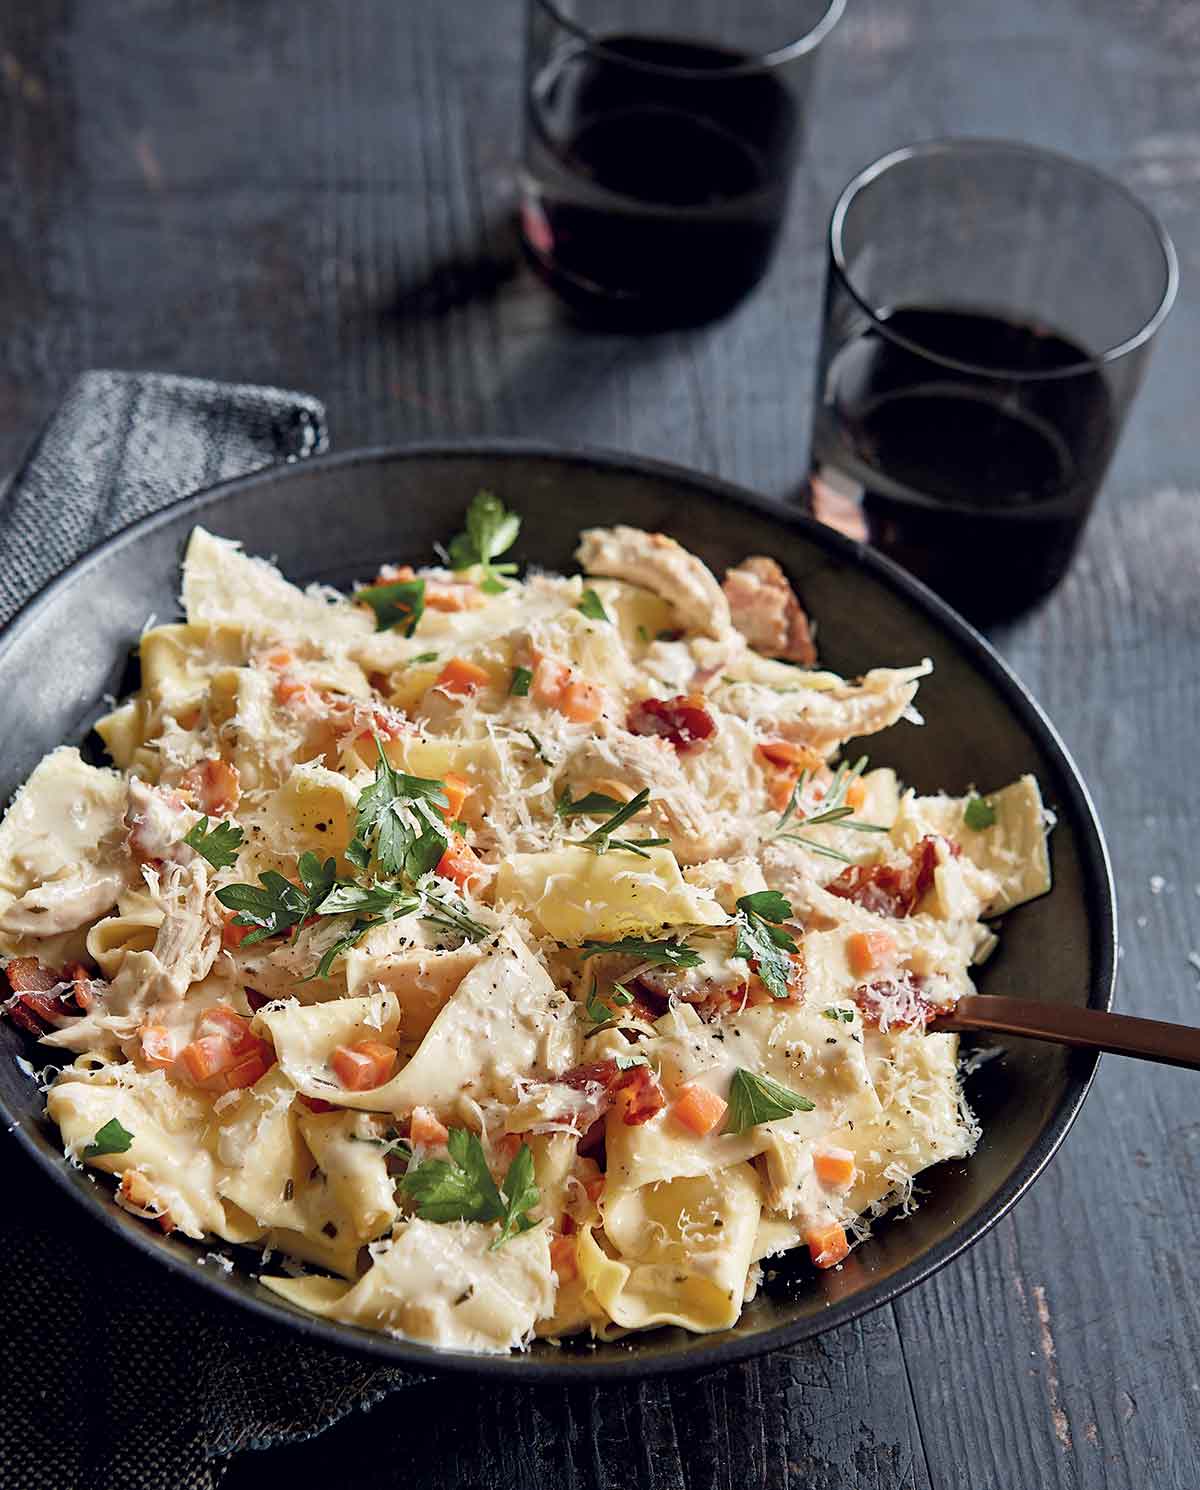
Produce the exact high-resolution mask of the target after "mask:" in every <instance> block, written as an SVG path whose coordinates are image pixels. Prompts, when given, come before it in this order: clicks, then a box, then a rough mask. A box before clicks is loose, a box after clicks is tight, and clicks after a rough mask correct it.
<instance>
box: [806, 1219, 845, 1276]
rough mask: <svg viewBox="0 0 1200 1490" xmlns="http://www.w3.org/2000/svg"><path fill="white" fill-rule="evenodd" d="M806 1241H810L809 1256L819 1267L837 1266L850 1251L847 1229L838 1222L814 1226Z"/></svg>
mask: <svg viewBox="0 0 1200 1490" xmlns="http://www.w3.org/2000/svg"><path fill="white" fill-rule="evenodd" d="M805 1241H806V1242H807V1243H808V1252H809V1256H810V1257H811V1258H812V1260H813V1262H814V1263H815V1264H816V1265H817V1267H819V1268H832V1267H836V1266H837V1265H838V1263H839V1262H841V1261H842V1259H843V1258H844V1257H845V1256H846V1255H847V1253H848V1252H849V1251H850V1243H849V1242H848V1241H847V1240H846V1229H845V1227H844V1226H839V1225H838V1224H837V1223H836V1222H832V1223H830V1225H828V1226H817V1227H814V1228H813V1230H812V1231H810V1232H809V1234H808V1236H807V1237H806V1238H805Z"/></svg>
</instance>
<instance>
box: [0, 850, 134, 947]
mask: <svg viewBox="0 0 1200 1490" xmlns="http://www.w3.org/2000/svg"><path fill="white" fill-rule="evenodd" d="M124 886H125V876H124V875H123V874H122V873H121V872H120V871H119V870H116V869H99V868H96V867H94V866H92V865H90V864H81V865H80V866H79V872H78V874H77V875H74V876H71V877H69V878H63V879H61V880H47V882H46V883H45V884H42V885H35V886H34V888H33V889H32V890H27V891H26V892H25V894H24V895H22V896H21V898H20V899H19V900H14V901H13V902H12V904H11V905H10V906H9V907H8V908H7V909H6V910H5V912H4V914H3V916H0V930H3V931H11V932H13V933H14V934H15V935H17V936H38V937H45V936H57V935H59V933H60V932H64V931H74V930H76V928H78V927H80V926H86V925H87V924H88V923H89V922H90V921H94V920H96V918H97V917H98V916H102V915H103V914H104V912H105V911H107V910H110V909H111V908H112V907H113V906H114V905H115V904H116V902H117V897H118V896H119V895H120V893H121V891H122V889H123V888H124Z"/></svg>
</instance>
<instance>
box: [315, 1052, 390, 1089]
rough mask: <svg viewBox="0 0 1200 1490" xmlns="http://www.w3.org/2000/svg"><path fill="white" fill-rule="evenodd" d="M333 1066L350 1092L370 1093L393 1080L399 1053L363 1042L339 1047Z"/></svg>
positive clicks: (339, 1078)
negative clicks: (390, 1079) (392, 1075)
mask: <svg viewBox="0 0 1200 1490" xmlns="http://www.w3.org/2000/svg"><path fill="white" fill-rule="evenodd" d="M330 1064H331V1065H332V1067H333V1070H334V1074H335V1075H336V1077H337V1079H338V1080H339V1081H340V1082H341V1083H342V1085H343V1086H344V1087H345V1088H346V1090H347V1091H350V1092H369V1091H371V1090H372V1088H374V1087H377V1086H382V1085H383V1084H384V1082H385V1081H386V1080H387V1079H388V1077H389V1076H391V1074H392V1071H393V1069H394V1068H395V1065H396V1052H395V1051H394V1050H393V1049H392V1047H391V1046H390V1045H384V1044H382V1043H381V1042H380V1041H378V1040H360V1041H359V1042H358V1044H357V1045H339V1046H338V1047H337V1049H336V1050H335V1051H334V1052H333V1059H332V1060H331V1061H330Z"/></svg>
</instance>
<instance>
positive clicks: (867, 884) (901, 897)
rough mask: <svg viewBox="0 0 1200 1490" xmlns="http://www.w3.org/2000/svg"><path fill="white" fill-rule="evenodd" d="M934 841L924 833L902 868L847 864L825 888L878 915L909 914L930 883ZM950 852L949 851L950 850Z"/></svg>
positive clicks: (935, 847)
mask: <svg viewBox="0 0 1200 1490" xmlns="http://www.w3.org/2000/svg"><path fill="white" fill-rule="evenodd" d="M937 846H938V840H937V839H936V838H933V837H929V836H926V837H925V838H922V839H921V841H920V843H918V844H917V846H916V847H915V848H914V849H913V850H912V852H911V854H910V856H909V862H908V863H907V864H906V865H904V866H903V868H899V869H898V868H896V867H895V866H893V865H891V864H851V865H850V866H849V868H847V869H843V870H842V872H841V874H839V875H838V877H837V879H835V880H833V881H832V882H831V883H830V884H828V885H826V886H825V888H826V889H827V890H828V891H829V893H830V894H831V895H837V896H838V897H839V898H840V899H842V900H853V901H854V903H855V904H856V905H861V906H862V908H863V909H864V910H868V911H874V912H875V914H876V915H879V916H894V917H896V918H899V919H902V918H903V917H905V916H911V915H912V913H913V911H914V910H915V909H916V906H917V904H918V902H919V901H920V899H921V896H922V895H924V893H925V891H926V890H928V889H929V887H930V885H932V884H933V871H934V870H935V869H936V868H937V862H938V857H937ZM951 852H953V850H951Z"/></svg>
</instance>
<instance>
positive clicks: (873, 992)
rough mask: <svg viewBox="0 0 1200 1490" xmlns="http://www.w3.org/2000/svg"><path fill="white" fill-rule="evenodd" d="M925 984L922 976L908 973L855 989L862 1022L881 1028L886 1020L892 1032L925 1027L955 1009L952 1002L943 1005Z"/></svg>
mask: <svg viewBox="0 0 1200 1490" xmlns="http://www.w3.org/2000/svg"><path fill="white" fill-rule="evenodd" d="M926 987H927V984H926V981H925V979H924V978H922V977H921V976H920V975H919V974H916V975H914V974H913V973H909V972H906V973H904V974H903V975H902V976H901V977H900V978H898V979H892V980H890V981H886V980H884V981H879V982H875V983H863V984H860V986H859V987H858V988H856V989H855V990H854V1002H855V1003H856V1004H857V1005H858V1007H859V1009H860V1010H861V1011H862V1019H863V1023H864V1024H867V1025H870V1026H872V1028H875V1029H878V1028H879V1026H880V1025H881V1024H883V1023H884V1022H885V1021H886V1027H887V1028H888V1029H893V1030H902V1029H908V1028H909V1027H910V1026H911V1025H919V1026H920V1027H921V1028H922V1029H924V1027H925V1025H926V1024H928V1022H929V1021H930V1020H931V1019H933V1018H934V1017H935V1015H938V1014H944V1013H946V1011H947V1010H948V1009H950V1008H952V1007H953V1001H951V1002H949V1003H945V1002H940V1001H939V1000H937V999H933V998H930V997H929V995H928V993H927V992H926V991H925V990H926Z"/></svg>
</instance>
